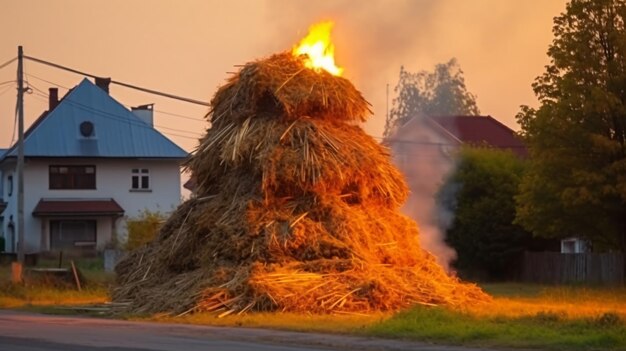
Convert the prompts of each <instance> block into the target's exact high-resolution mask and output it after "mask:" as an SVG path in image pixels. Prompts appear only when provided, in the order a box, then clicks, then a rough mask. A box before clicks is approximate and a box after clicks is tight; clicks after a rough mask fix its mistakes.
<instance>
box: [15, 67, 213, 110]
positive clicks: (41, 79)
mask: <svg viewBox="0 0 626 351" xmlns="http://www.w3.org/2000/svg"><path fill="white" fill-rule="evenodd" d="M26 75H27V76H28V77H31V78H35V79H37V80H40V81H42V82H45V83H48V84H51V85H53V86H56V87H59V88H63V89H66V90H70V88H68V87H66V86H63V85H61V84H59V83H55V82H52V81H49V80H47V79H44V78H41V77H38V76H35V75H33V74H26ZM123 105H124V106H126V107H127V108H129V109H130V108H132V107H133V106H130V105H126V104H123ZM153 111H154V112H157V113H162V114H165V115H169V116H174V117H180V118H184V119H188V120H192V121H198V122H206V120H204V119H202V118H197V117H191V116H185V115H181V114H178V113H173V112H167V111H163V110H157V109H154V110H153Z"/></svg>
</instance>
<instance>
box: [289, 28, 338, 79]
mask: <svg viewBox="0 0 626 351" xmlns="http://www.w3.org/2000/svg"><path fill="white" fill-rule="evenodd" d="M332 28H333V22H322V23H318V24H314V25H312V26H311V27H310V28H309V34H308V35H307V36H306V37H305V38H304V39H302V40H301V41H300V44H298V45H297V46H295V47H294V48H293V51H292V53H293V55H294V56H300V55H307V56H308V58H307V59H306V60H305V62H304V65H305V66H306V67H308V68H311V69H314V70H316V71H318V72H319V70H320V69H324V70H326V71H327V72H329V73H330V74H332V75H335V76H340V75H341V73H342V72H343V68H341V67H337V66H336V65H335V57H334V55H335V46H334V45H333V44H332V43H331V42H330V31H331V30H332Z"/></svg>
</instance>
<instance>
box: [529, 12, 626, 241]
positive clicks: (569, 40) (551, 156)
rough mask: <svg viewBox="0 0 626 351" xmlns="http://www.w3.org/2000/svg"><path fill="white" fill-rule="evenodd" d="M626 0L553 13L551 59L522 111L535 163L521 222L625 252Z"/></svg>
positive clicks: (542, 232) (543, 232)
mask: <svg viewBox="0 0 626 351" xmlns="http://www.w3.org/2000/svg"><path fill="white" fill-rule="evenodd" d="M625 17H626V5H625V1H624V0H572V1H571V2H570V3H569V4H568V5H567V7H566V11H565V12H564V13H562V14H561V15H560V16H558V17H556V18H555V19H554V27H553V33H554V40H553V42H552V44H551V45H550V48H549V50H548V55H549V57H550V59H551V62H550V64H549V65H548V66H547V67H546V71H545V73H544V74H543V75H541V76H539V77H538V78H537V79H536V80H535V83H534V84H533V89H534V91H535V94H536V96H537V97H538V99H539V102H540V106H539V107H538V108H537V109H533V108H529V107H523V108H522V111H521V112H520V113H519V114H518V121H519V122H520V124H521V126H522V133H523V136H524V137H525V138H526V141H527V144H528V146H529V148H530V153H531V159H532V162H531V165H530V168H529V170H528V172H527V174H526V176H525V177H524V179H523V181H522V184H521V193H520V195H519V196H518V198H517V200H518V206H517V209H518V213H517V223H520V224H522V225H523V226H524V227H525V228H526V229H528V230H530V231H532V232H534V233H536V234H538V235H542V236H546V237H567V236H579V237H584V238H587V239H590V240H591V241H592V242H593V244H594V245H595V247H596V248H598V247H605V248H613V249H615V248H617V249H621V250H622V251H624V250H626V219H625V218H626V144H625V141H626V31H625V30H624V19H625Z"/></svg>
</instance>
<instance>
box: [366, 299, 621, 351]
mask: <svg viewBox="0 0 626 351" xmlns="http://www.w3.org/2000/svg"><path fill="white" fill-rule="evenodd" d="M364 333H365V334H366V335H370V336H378V337H391V338H405V339H413V340H420V341H429V342H438V343H444V344H449V343H453V344H462V345H470V346H493V347H495V346H497V347H524V348H548V349H557V350H574V349H575V350H596V349H607V350H608V349H611V350H623V349H626V325H625V324H624V321H623V320H620V318H619V317H617V315H615V314H605V315H602V316H599V317H596V318H592V317H587V318H576V319H568V318H565V316H563V315H561V314H558V313H551V312H543V313H537V314H535V315H533V316H524V317H517V318H511V317H501V316H495V317H476V316H474V315H471V314H469V313H461V312H453V311H450V310H446V309H443V308H424V307H418V308H414V309H412V310H410V311H406V312H402V313H398V314H396V315H394V316H393V317H392V318H390V319H388V320H386V321H383V322H380V323H376V324H374V325H372V326H370V327H368V328H367V329H366V330H365V331H364Z"/></svg>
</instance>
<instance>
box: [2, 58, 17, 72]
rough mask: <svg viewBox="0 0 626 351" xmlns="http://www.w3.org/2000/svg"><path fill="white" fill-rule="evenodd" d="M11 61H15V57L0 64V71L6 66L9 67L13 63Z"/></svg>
mask: <svg viewBox="0 0 626 351" xmlns="http://www.w3.org/2000/svg"><path fill="white" fill-rule="evenodd" d="M13 61H17V57H14V58H12V59H10V60H9V61H7V62H5V63H3V64H1V65H0V69H3V68H4V67H6V66H8V65H10V64H11V63H13Z"/></svg>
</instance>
